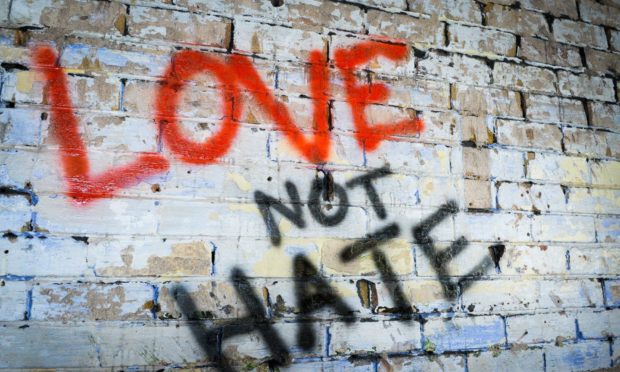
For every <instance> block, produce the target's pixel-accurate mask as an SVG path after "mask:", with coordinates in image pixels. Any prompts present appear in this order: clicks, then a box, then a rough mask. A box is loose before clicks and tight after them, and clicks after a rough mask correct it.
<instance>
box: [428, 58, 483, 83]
mask: <svg viewBox="0 0 620 372" xmlns="http://www.w3.org/2000/svg"><path fill="white" fill-rule="evenodd" d="M417 72H418V74H420V75H422V76H432V77H435V78H439V79H442V80H444V81H459V82H463V83H466V84H478V85H487V84H489V83H490V81H491V68H490V67H489V66H487V64H486V63H484V61H483V60H481V59H477V58H472V57H468V56H465V55H460V54H444V53H439V52H433V51H431V52H428V54H427V56H425V57H423V58H421V59H420V60H419V62H418V71H417Z"/></svg>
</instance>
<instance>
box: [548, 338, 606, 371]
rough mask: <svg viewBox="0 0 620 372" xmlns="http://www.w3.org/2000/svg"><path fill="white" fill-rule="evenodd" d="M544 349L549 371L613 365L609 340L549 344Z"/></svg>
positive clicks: (587, 368)
mask: <svg viewBox="0 0 620 372" xmlns="http://www.w3.org/2000/svg"><path fill="white" fill-rule="evenodd" d="M543 350H544V352H545V360H546V363H547V370H548V371H567V370H571V371H589V370H595V369H600V368H607V367H609V366H610V365H611V358H610V355H609V343H608V342H607V341H590V342H584V343H577V344H569V345H564V346H561V347H558V346H548V347H545V348H544V349H543Z"/></svg>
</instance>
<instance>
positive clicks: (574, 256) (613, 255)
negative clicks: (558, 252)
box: [570, 246, 620, 275]
mask: <svg viewBox="0 0 620 372" xmlns="http://www.w3.org/2000/svg"><path fill="white" fill-rule="evenodd" d="M619 263H620V252H618V249H616V248H614V247H605V246H604V247H574V248H571V249H570V272H571V273H575V274H595V275H612V274H613V272H614V270H615V267H617V266H618V264H619Z"/></svg>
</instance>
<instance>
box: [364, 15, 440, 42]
mask: <svg viewBox="0 0 620 372" xmlns="http://www.w3.org/2000/svg"><path fill="white" fill-rule="evenodd" d="M367 19H368V26H367V27H368V32H369V33H370V34H371V35H380V36H385V37H389V38H396V39H402V40H406V41H407V42H410V43H421V44H423V45H433V46H434V45H443V43H444V33H443V27H444V25H443V24H442V23H439V22H438V20H437V19H432V18H431V19H427V18H414V17H411V16H410V15H407V14H397V13H387V12H381V11H377V10H372V9H371V10H368V13H367Z"/></svg>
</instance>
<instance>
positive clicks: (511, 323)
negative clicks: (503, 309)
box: [506, 313, 577, 344]
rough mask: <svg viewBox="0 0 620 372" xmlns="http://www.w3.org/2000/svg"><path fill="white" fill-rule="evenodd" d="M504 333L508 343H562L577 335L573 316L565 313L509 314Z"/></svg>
mask: <svg viewBox="0 0 620 372" xmlns="http://www.w3.org/2000/svg"><path fill="white" fill-rule="evenodd" d="M506 333H507V334H508V343H510V344H516V343H523V344H538V343H542V342H556V341H557V342H558V343H562V342H563V341H564V340H572V339H575V338H576V337H577V332H576V328H575V316H574V315H571V314H566V313H547V314H536V315H518V316H510V317H507V318H506Z"/></svg>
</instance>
